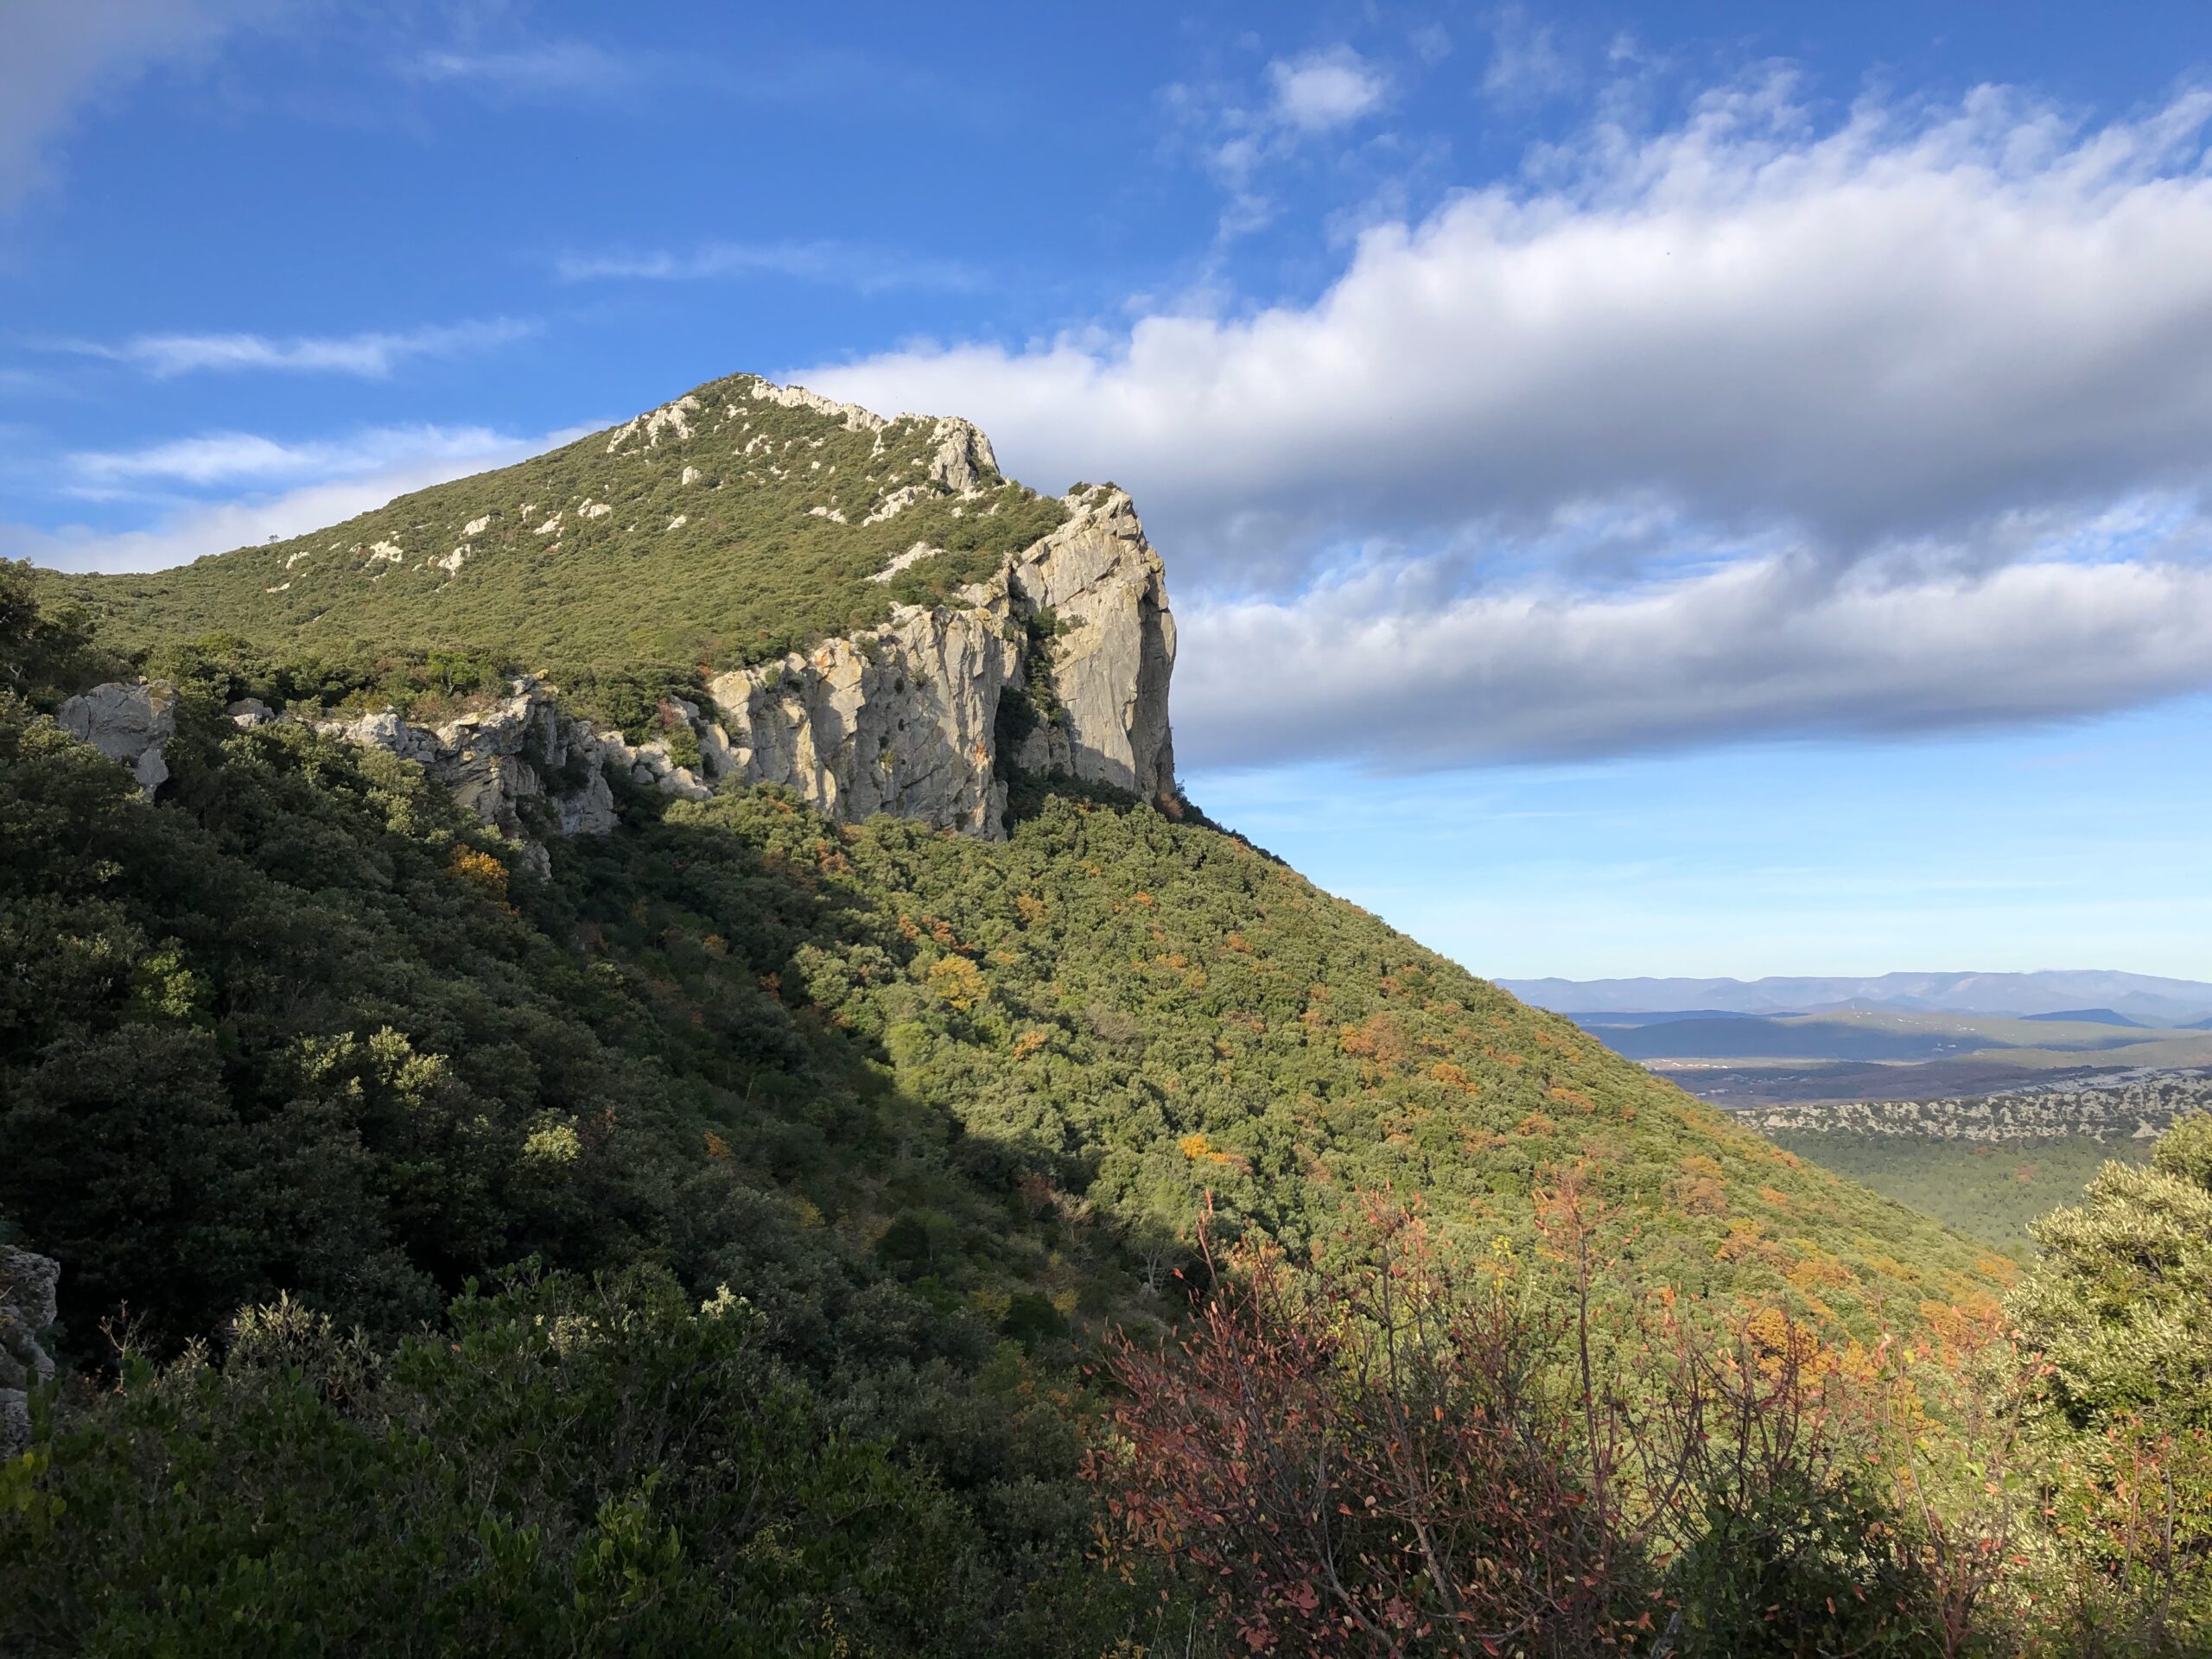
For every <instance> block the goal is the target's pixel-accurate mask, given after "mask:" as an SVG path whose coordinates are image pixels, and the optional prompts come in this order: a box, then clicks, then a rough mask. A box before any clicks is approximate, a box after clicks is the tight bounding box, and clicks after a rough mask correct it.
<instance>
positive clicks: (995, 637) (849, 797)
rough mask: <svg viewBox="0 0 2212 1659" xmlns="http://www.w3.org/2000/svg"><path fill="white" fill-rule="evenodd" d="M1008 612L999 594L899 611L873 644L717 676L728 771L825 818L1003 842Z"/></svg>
mask: <svg viewBox="0 0 2212 1659" xmlns="http://www.w3.org/2000/svg"><path fill="white" fill-rule="evenodd" d="M1006 614H1007V613H1006V607H1005V601H1004V599H1003V596H1001V599H1000V600H999V601H998V602H997V603H995V604H993V605H989V606H978V607H972V608H969V609H966V610H949V609H944V608H941V607H940V608H925V607H920V606H913V605H902V606H900V607H899V608H898V610H897V611H895V612H894V613H893V617H892V620H891V623H890V625H889V626H887V627H885V628H883V629H881V630H880V631H879V632H875V633H873V634H863V635H861V636H860V637H859V638H858V639H830V640H826V641H824V642H823V644H822V645H818V646H817V647H816V648H815V649H814V650H813V651H812V652H809V653H807V654H806V655H804V656H800V655H798V654H793V655H791V656H790V657H786V658H784V659H783V660H782V661H781V662H779V663H773V664H768V665H767V666H766V667H763V668H755V669H747V670H744V671H740V672H737V673H731V674H724V675H722V676H721V677H719V678H717V679H716V680H715V682H714V683H713V685H712V686H711V687H710V690H712V691H713V693H714V698H715V702H716V704H717V705H719V707H720V708H721V712H722V723H723V728H724V729H725V731H726V732H727V733H728V738H729V748H730V758H731V760H732V763H733V766H734V771H735V772H736V773H737V775H738V776H739V777H740V778H741V779H742V780H743V781H745V782H747V783H772V784H782V785H787V786H788V787H790V788H791V789H792V790H794V791H797V792H798V794H799V795H800V796H801V797H802V798H804V799H805V800H806V801H807V802H808V803H810V804H812V805H815V806H817V807H819V808H820V809H821V810H823V812H825V813H827V814H829V816H830V817H837V818H843V819H847V820H850V821H857V820H859V819H861V818H865V817H868V816H869V815H871V814H873V813H876V812H894V813H897V814H899V815H900V816H901V817H912V818H919V819H921V820H922V821H923V822H924V823H931V824H934V825H936V826H938V828H940V829H962V830H965V831H967V832H968V833H969V834H970V835H979V836H993V837H995V836H999V835H1001V834H1003V832H1004V831H1003V826H1002V824H1001V817H1002V815H1003V813H1004V811H1005V807H1006V787H1005V785H1004V784H1003V783H1002V782H1001V781H1000V779H998V777H997V776H996V775H995V769H994V767H993V766H992V757H993V737H994V726H995V721H996V720H997V718H998V702H999V695H1000V693H1001V691H1002V690H1004V689H1005V686H1006V682H1007V666H1008V659H1009V657H1010V655H1011V652H1012V647H1011V646H1010V645H1008V643H1007V628H1006V626H1005V622H1006Z"/></svg>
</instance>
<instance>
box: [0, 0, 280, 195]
mask: <svg viewBox="0 0 2212 1659" xmlns="http://www.w3.org/2000/svg"><path fill="white" fill-rule="evenodd" d="M281 9H282V0H98V3H93V4H88V3H86V0H7V5H6V8H5V11H4V16H0V211H4V210H6V209H9V208H12V207H15V206H16V204H17V203H19V202H20V201H22V199H23V198H24V196H26V195H27V194H29V193H30V191H31V190H32V189H33V188H35V187H36V186H37V185H39V184H40V183H41V182H43V181H45V180H46V179H47V178H48V176H49V175H50V170H51V161H50V157H49V156H48V150H49V149H50V147H51V145H52V143H53V142H54V138H55V137H57V136H58V135H59V134H60V132H61V131H62V130H65V129H66V128H67V126H68V124H69V123H70V121H71V120H72V118H74V117H75V115H76V114H77V112H78V111H79V109H80V108H81V107H82V106H83V105H84V104H85V103H86V100H87V99H92V98H97V97H99V96H100V95H101V94H103V93H106V92H112V91H114V90H115V89H117V88H118V87H120V86H124V85H126V84H127V83H129V82H130V81H131V80H132V79H136V78H137V76H139V75H141V74H143V73H145V71H146V70H147V69H148V68H149V67H152V66H153V65H155V64H157V63H161V62H163V61H167V60H174V59H176V58H179V57H183V56H188V55H190V54H194V53H197V52H202V51H205V50H207V49H208V48H212V47H213V45H214V44H215V43H216V42H218V41H220V40H221V39H222V37H223V36H224V35H226V34H228V33H230V32H231V31H232V29H235V28H237V27H238V26H239V25H241V24H244V23H248V22H255V21H257V20H260V19H262V18H264V17H268V16H274V15H276V14H277V12H278V11H279V10H281Z"/></svg>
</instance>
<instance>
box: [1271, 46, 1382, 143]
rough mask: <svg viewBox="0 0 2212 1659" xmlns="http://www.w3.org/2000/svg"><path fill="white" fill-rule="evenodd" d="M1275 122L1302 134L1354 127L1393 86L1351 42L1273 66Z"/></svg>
mask: <svg viewBox="0 0 2212 1659" xmlns="http://www.w3.org/2000/svg"><path fill="white" fill-rule="evenodd" d="M1268 87H1269V89H1270V90H1271V92H1273V94H1274V103H1273V113H1274V118H1275V119H1276V120H1278V121H1280V122H1282V123H1283V124H1286V125H1288V126H1293V127H1296V128H1297V129H1299V130H1300V131H1301V132H1325V131H1327V130H1330V129H1331V128H1332V127H1341V126H1346V125H1349V124H1351V123H1352V122H1354V121H1357V119H1359V118H1360V117H1361V116H1363V115H1366V114H1368V113H1369V112H1370V111H1373V110H1375V109H1376V108H1377V107H1378V106H1379V105H1381V104H1382V102H1383V98H1384V95H1385V94H1386V92H1388V90H1389V87H1388V84H1387V83H1386V82H1385V81H1384V80H1383V76H1382V75H1381V73H1378V72H1377V71H1376V69H1375V68H1374V67H1371V66H1370V64H1368V63H1367V62H1366V61H1365V60H1363V58H1361V56H1360V55H1359V54H1357V52H1355V51H1353V50H1352V49H1351V48H1350V47H1348V46H1339V47H1335V48H1332V49H1331V50H1329V51H1326V52H1313V53H1308V54H1306V56H1304V57H1302V58H1294V59H1291V60H1287V61H1285V60H1280V59H1279V60H1276V61H1275V62H1273V63H1270V64H1269V65H1268Z"/></svg>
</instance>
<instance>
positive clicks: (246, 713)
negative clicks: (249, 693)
mask: <svg viewBox="0 0 2212 1659" xmlns="http://www.w3.org/2000/svg"><path fill="white" fill-rule="evenodd" d="M223 712H224V713H225V714H226V715H229V716H230V717H231V724H232V725H233V726H238V727H241V728H245V730H247V731H251V730H252V729H253V728H255V727H257V726H264V725H266V724H268V722H269V721H272V720H274V719H276V718H277V715H276V714H275V712H274V711H273V710H272V709H270V707H269V705H268V704H267V703H265V702H263V701H262V700H261V699H260V698H259V697H240V698H239V699H238V701H237V702H233V703H229V704H226V705H225V707H224V709H223Z"/></svg>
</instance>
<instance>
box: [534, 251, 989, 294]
mask: <svg viewBox="0 0 2212 1659" xmlns="http://www.w3.org/2000/svg"><path fill="white" fill-rule="evenodd" d="M554 268H555V269H556V270H557V271H558V272H559V274H560V276H561V277H562V279H563V281H566V282H572V283H582V282H605V281H628V282H677V283H689V282H709V281H717V280H725V279H728V278H732V277H759V276H767V277H792V278H795V279H797V280H798V281H801V282H810V283H827V284H830V285H833V286H836V287H840V288H849V289H854V290H855V291H856V292H859V293H862V294H874V293H880V292H885V291H888V290H892V289H948V290H953V291H965V290H968V289H976V288H979V287H981V286H982V277H981V276H980V275H979V274H978V273H977V272H976V270H974V268H972V267H971V266H969V265H966V264H961V263H960V262H959V261H957V260H950V259H931V258H924V257H911V256H907V255H904V254H899V253H893V252H889V251H885V250H883V249H880V248H867V247H859V246H855V245H852V244H850V243H845V242H709V243H705V244H703V245H701V246H699V247H696V248H693V249H690V250H688V251H683V252H677V251H672V250H670V249H665V248H654V249H645V250H642V251H632V250H618V251H609V252H604V253H569V254H563V256H562V257H560V258H559V259H557V260H556V261H555V266H554Z"/></svg>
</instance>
